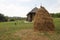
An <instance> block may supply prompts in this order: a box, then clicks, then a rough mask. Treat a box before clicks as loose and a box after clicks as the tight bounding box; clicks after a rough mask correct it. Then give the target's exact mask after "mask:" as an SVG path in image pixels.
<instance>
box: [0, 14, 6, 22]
mask: <svg viewBox="0 0 60 40" xmlns="http://www.w3.org/2000/svg"><path fill="white" fill-rule="evenodd" d="M5 21H7V19H6V17H5V16H4V15H3V14H1V13H0V22H5Z"/></svg>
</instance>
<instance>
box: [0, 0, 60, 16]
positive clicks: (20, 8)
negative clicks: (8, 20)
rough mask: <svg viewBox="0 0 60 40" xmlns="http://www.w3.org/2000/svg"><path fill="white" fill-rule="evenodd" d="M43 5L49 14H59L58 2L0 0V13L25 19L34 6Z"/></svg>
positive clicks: (59, 1) (59, 3) (52, 0)
mask: <svg viewBox="0 0 60 40" xmlns="http://www.w3.org/2000/svg"><path fill="white" fill-rule="evenodd" d="M41 4H42V5H43V6H44V7H45V8H46V9H47V10H48V11H49V12H50V13H51V12H60V0H0V13H2V14H4V15H6V16H21V17H26V14H27V13H28V12H29V11H30V10H31V9H33V8H34V7H35V6H36V7H38V8H39V7H40V5H41Z"/></svg>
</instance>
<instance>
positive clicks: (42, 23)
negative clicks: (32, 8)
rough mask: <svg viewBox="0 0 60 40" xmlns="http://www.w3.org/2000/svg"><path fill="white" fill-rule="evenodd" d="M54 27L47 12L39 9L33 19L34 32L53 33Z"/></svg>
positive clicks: (42, 8) (41, 8)
mask: <svg viewBox="0 0 60 40" xmlns="http://www.w3.org/2000/svg"><path fill="white" fill-rule="evenodd" d="M54 29H55V27H54V24H53V19H52V17H51V16H50V14H49V12H48V11H47V10H46V9H45V8H44V7H42V6H41V7H40V8H39V9H38V10H37V12H36V15H35V18H34V30H35V31H54Z"/></svg>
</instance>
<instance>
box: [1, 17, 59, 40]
mask: <svg viewBox="0 0 60 40" xmlns="http://www.w3.org/2000/svg"><path fill="white" fill-rule="evenodd" d="M15 23H17V24H16V25H15ZM54 24H55V30H56V33H57V35H58V34H60V18H54ZM21 29H23V30H24V29H33V23H25V22H24V21H23V20H22V21H15V22H0V40H21V38H20V37H19V36H17V35H14V33H15V32H17V31H19V30H21Z"/></svg>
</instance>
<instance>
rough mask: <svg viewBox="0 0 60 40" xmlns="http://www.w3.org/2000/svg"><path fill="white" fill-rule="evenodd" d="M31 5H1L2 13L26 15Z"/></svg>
mask: <svg viewBox="0 0 60 40" xmlns="http://www.w3.org/2000/svg"><path fill="white" fill-rule="evenodd" d="M29 10H30V9H29V7H23V6H16V5H12V4H11V5H4V4H2V5H0V13H4V14H5V15H8V16H21V17H25V16H26V14H27V13H28V12H29Z"/></svg>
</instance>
